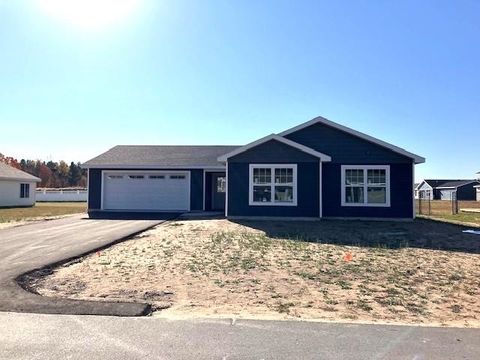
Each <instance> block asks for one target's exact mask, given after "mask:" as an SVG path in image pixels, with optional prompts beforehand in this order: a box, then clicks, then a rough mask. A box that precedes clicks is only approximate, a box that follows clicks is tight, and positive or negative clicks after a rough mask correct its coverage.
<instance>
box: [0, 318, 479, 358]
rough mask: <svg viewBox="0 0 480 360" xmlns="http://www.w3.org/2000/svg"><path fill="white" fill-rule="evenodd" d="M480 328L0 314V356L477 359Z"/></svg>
mask: <svg viewBox="0 0 480 360" xmlns="http://www.w3.org/2000/svg"><path fill="white" fill-rule="evenodd" d="M479 340H480V329H473V330H472V329H448V328H424V327H408V326H379V325H346V324H326V323H311V322H310V323H309V322H287V321H284V322H276V321H246V320H238V321H236V322H235V323H234V324H233V325H232V321H231V320H228V319H227V320H188V321H186V320H182V321H169V320H164V319H161V318H155V317H143V318H119V317H100V316H69V315H64V316H59V315H35V314H13V313H0V358H1V359H5V360H7V359H67V358H68V359H89V360H95V359H102V360H103V359H342V360H349V359H356V360H357V359H368V360H372V359H412V360H413V359H415V360H421V359H480V344H479Z"/></svg>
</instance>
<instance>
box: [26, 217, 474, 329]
mask: <svg viewBox="0 0 480 360" xmlns="http://www.w3.org/2000/svg"><path fill="white" fill-rule="evenodd" d="M461 230H462V228H461V227H459V226H456V225H452V224H446V223H439V222H433V221H428V220H416V221H414V222H404V223H403V222H360V221H350V222H346V221H321V222H274V221H265V222H261V221H256V222H252V221H245V222H232V221H228V220H223V219H220V220H200V219H197V220H182V221H176V222H172V223H169V224H166V225H163V226H158V227H156V228H153V229H151V230H149V231H147V232H144V233H142V234H140V235H138V236H137V237H135V238H133V239H132V240H129V241H126V242H124V243H121V244H117V245H115V246H113V247H111V248H109V249H106V250H103V251H101V252H99V253H95V254H92V255H89V256H87V257H85V258H83V259H82V260H81V261H79V260H76V261H73V262H71V263H69V264H65V265H64V266H62V267H59V268H57V269H55V270H54V272H53V274H51V275H48V276H46V277H41V276H37V275H36V274H32V275H31V276H30V277H29V278H27V279H26V281H27V283H28V284H29V287H30V288H31V289H33V290H34V291H37V292H38V293H40V294H43V295H45V296H53V297H69V298H77V299H98V300H104V299H108V300H128V301H148V302H150V303H152V304H153V305H154V306H156V307H157V309H163V310H162V311H161V312H158V313H157V315H159V316H166V317H196V316H202V317H203V316H212V317H222V316H237V317H254V318H270V319H286V318H288V319H291V318H297V319H308V320H331V321H346V322H356V321H358V322H382V323H384V322H387V323H403V324H429V325H448V326H471V327H480V301H479V300H478V299H479V297H480V255H479V254H480V236H478V235H472V234H463V233H462V232H461Z"/></svg>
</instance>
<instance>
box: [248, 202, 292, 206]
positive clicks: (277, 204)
mask: <svg viewBox="0 0 480 360" xmlns="http://www.w3.org/2000/svg"><path fill="white" fill-rule="evenodd" d="M248 205H250V206H297V203H296V202H291V203H279V202H253V201H250V202H249V203H248Z"/></svg>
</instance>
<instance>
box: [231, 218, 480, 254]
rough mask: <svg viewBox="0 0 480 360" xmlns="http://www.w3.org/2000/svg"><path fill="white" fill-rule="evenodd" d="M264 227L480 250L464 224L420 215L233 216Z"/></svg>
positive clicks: (323, 237)
mask: <svg viewBox="0 0 480 360" xmlns="http://www.w3.org/2000/svg"><path fill="white" fill-rule="evenodd" d="M232 221H233V222H235V223H237V224H241V225H244V226H247V227H250V228H254V229H258V230H261V231H264V232H265V234H266V235H267V236H268V237H271V238H282V239H285V238H287V239H294V240H301V241H308V242H317V243H323V244H334V245H349V246H359V247H386V248H404V247H411V248H422V249H433V250H447V251H458V252H466V253H472V254H480V235H475V234H465V233H462V230H465V229H468V228H467V227H464V226H459V225H454V224H447V223H441V222H436V221H431V220H423V219H416V220H414V221H411V222H393V221H354V220H348V221H342V220H322V221H255V220H232Z"/></svg>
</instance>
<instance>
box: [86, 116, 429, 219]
mask: <svg viewBox="0 0 480 360" xmlns="http://www.w3.org/2000/svg"><path fill="white" fill-rule="evenodd" d="M424 161H425V159H424V158H423V157H421V156H418V155H415V154H412V153H410V152H408V151H406V150H404V149H401V148H399V147H397V146H394V145H391V144H389V143H386V142H384V141H381V140H378V139H376V138H373V137H371V136H368V135H365V134H363V133H360V132H358V131H355V130H352V129H350V128H347V127H345V126H342V125H339V124H337V123H334V122H332V121H330V120H327V119H325V118H322V117H318V118H315V119H313V120H311V121H308V122H306V123H304V124H301V125H299V126H297V127H294V128H292V129H289V130H286V131H284V132H282V133H280V134H278V135H275V134H272V135H269V136H266V137H264V138H262V139H259V140H257V141H254V142H252V143H250V144H248V145H245V146H115V147H114V148H112V149H110V150H108V151H107V152H105V153H103V154H101V155H99V156H97V157H96V158H93V159H91V160H89V161H87V162H86V163H85V164H83V165H82V167H84V168H87V169H88V171H89V179H88V190H89V198H88V210H89V214H90V216H91V217H97V216H105V215H106V214H108V215H111V214H112V212H122V213H125V212H127V213H128V212H155V211H202V210H203V211H211V210H218V211H224V212H225V214H226V215H227V216H228V217H263V218H270V217H290V218H404V219H406V218H409V219H412V218H413V217H415V211H414V203H413V195H412V194H413V190H414V188H413V185H414V165H415V164H419V163H423V162H424Z"/></svg>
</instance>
